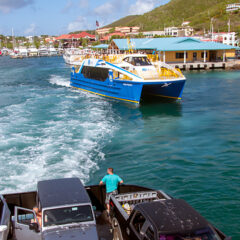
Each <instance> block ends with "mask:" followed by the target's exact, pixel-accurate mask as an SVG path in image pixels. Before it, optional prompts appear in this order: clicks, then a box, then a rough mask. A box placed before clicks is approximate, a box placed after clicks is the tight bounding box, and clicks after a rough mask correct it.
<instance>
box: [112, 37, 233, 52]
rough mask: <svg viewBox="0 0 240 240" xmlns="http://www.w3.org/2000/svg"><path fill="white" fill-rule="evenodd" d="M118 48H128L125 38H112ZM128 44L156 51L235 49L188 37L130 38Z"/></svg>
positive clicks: (134, 47) (140, 48) (139, 48)
mask: <svg viewBox="0 0 240 240" xmlns="http://www.w3.org/2000/svg"><path fill="white" fill-rule="evenodd" d="M112 41H113V42H114V43H115V44H116V45H117V47H118V48H119V49H120V50H128V49H129V44H128V40H127V39H113V40H112ZM130 44H131V47H132V48H133V49H136V50H143V49H144V50H147V49H149V50H157V51H191V50H192V51H197V50H227V49H236V47H234V46H229V45H226V44H221V43H216V42H203V41H200V40H198V39H194V38H189V37H171V38H131V39H130Z"/></svg>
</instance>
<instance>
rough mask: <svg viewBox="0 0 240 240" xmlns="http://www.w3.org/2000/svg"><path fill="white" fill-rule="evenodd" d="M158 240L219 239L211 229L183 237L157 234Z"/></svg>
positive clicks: (180, 235)
mask: <svg viewBox="0 0 240 240" xmlns="http://www.w3.org/2000/svg"><path fill="white" fill-rule="evenodd" d="M159 240H220V238H219V237H218V236H217V234H216V233H215V232H214V231H213V230H212V229H210V228H207V229H203V230H200V231H196V232H195V233H194V234H191V235H185V236H184V235H183V234H174V235H164V234H159Z"/></svg>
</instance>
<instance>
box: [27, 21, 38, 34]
mask: <svg viewBox="0 0 240 240" xmlns="http://www.w3.org/2000/svg"><path fill="white" fill-rule="evenodd" d="M36 28H37V27H36V24H35V23H32V24H30V26H29V28H27V29H26V30H25V31H24V33H25V34H26V35H28V34H33V35H34V34H36Z"/></svg>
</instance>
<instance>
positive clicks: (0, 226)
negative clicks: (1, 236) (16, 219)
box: [0, 225, 8, 233]
mask: <svg viewBox="0 0 240 240" xmlns="http://www.w3.org/2000/svg"><path fill="white" fill-rule="evenodd" d="M7 228H8V227H7V225H0V233H2V232H4V231H6V230H7Z"/></svg>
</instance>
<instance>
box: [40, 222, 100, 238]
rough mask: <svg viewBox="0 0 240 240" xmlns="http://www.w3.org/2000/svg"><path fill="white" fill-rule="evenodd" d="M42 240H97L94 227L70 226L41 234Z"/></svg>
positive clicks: (91, 225) (90, 225)
mask: <svg viewBox="0 0 240 240" xmlns="http://www.w3.org/2000/svg"><path fill="white" fill-rule="evenodd" d="M42 239H43V240H89V239H91V240H98V234H97V229H96V225H94V224H89V225H84V226H70V227H61V228H54V229H48V230H46V231H44V232H43V238H42Z"/></svg>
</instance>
